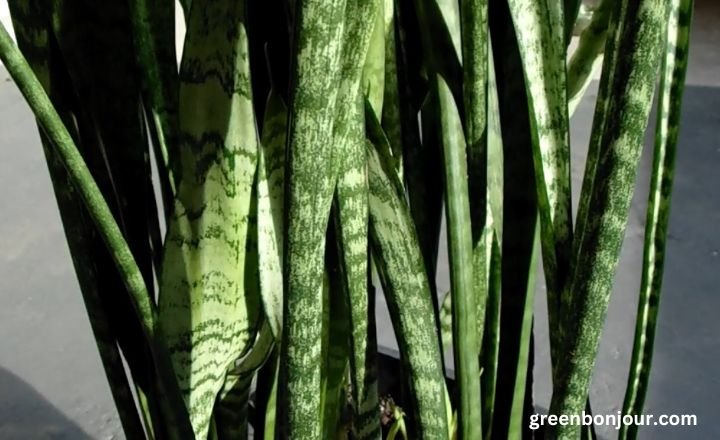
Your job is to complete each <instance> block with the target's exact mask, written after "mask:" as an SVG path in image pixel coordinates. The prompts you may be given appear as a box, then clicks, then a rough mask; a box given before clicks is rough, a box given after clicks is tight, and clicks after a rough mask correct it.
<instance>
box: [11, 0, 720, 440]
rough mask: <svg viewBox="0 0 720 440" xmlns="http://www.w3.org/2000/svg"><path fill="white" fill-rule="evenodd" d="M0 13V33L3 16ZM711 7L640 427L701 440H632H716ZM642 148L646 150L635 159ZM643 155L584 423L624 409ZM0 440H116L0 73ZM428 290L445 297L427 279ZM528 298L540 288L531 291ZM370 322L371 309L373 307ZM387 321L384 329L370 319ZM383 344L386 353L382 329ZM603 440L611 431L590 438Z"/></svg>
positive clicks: (540, 378)
mask: <svg viewBox="0 0 720 440" xmlns="http://www.w3.org/2000/svg"><path fill="white" fill-rule="evenodd" d="M4 8H5V2H0V19H3V18H4V15H5V13H6V12H5V9H4ZM717 23H720V6H719V5H718V4H717V3H716V2H714V1H713V0H699V1H698V11H697V13H696V19H695V26H694V30H693V44H694V46H693V49H692V53H691V62H690V70H689V73H688V86H687V88H686V97H685V103H684V116H683V127H682V131H681V137H680V147H679V152H678V157H677V175H676V187H675V198H674V203H673V215H672V220H671V225H670V240H669V243H668V257H667V262H666V275H665V289H664V296H663V301H662V305H661V311H660V320H659V321H660V324H659V328H658V337H657V343H656V349H655V361H654V364H653V373H652V386H651V389H650V392H649V395H648V402H647V405H646V412H647V413H648V414H656V415H660V414H672V413H678V414H682V413H690V414H696V415H697V416H698V420H699V426H698V427H697V428H694V429H692V430H688V431H686V430H684V429H680V428H664V429H651V430H645V431H642V434H641V438H646V439H674V438H698V439H712V438H720V424H719V423H717V420H716V417H717V414H718V412H719V409H720V405H718V403H717V395H718V394H720V377H719V376H718V373H717V365H718V362H719V361H720V343H718V335H719V334H720V320H718V319H716V318H715V314H716V311H717V310H719V309H720V295H718V294H720V291H719V290H720V289H719V288H718V287H719V286H720V232H718V229H717V228H718V227H717V225H718V224H720V203H718V201H719V200H720V196H718V188H720V173H719V172H718V170H720V135H719V134H718V133H719V131H718V127H720V113H719V112H718V109H719V108H720V30H719V29H718V27H717ZM594 90H595V87H593V88H592V89H591V90H590V91H589V92H588V96H587V98H586V99H585V101H584V103H583V104H582V105H581V107H580V108H579V110H578V112H577V116H576V117H575V119H574V120H573V133H572V138H573V178H574V182H573V184H574V188H579V187H580V185H579V179H580V177H581V176H582V171H583V170H582V163H583V161H584V155H585V151H584V148H583V145H586V144H587V138H588V137H589V127H590V123H591V119H592V99H594V93H595V91H594ZM650 145H651V137H648V143H647V146H650ZM650 153H651V152H650V150H649V149H648V148H646V151H645V154H644V156H643V162H642V167H641V171H640V176H639V182H640V185H639V189H638V193H637V194H636V196H635V200H634V202H633V206H632V211H631V215H630V224H629V226H628V229H627V233H626V242H625V247H624V251H623V256H622V261H621V264H620V269H619V271H618V275H617V288H616V289H615V292H614V296H613V299H612V301H611V304H610V311H609V314H608V320H607V324H606V329H605V334H604V337H603V342H602V346H601V349H600V357H599V359H598V364H597V368H596V371H595V376H594V380H593V388H592V402H593V409H594V411H595V412H596V413H598V414H601V413H609V414H612V413H615V412H616V411H617V410H619V408H620V407H621V405H622V396H623V393H624V384H625V379H626V377H627V365H628V362H629V358H630V350H631V347H632V336H631V335H632V331H633V326H634V317H635V307H636V303H637V299H636V298H637V291H638V286H639V278H638V269H639V261H640V259H641V256H642V239H643V222H644V218H645V199H646V192H647V181H648V179H649V166H650V162H651V154H650ZM0 188H3V191H2V192H0V206H3V207H5V209H2V210H0V250H2V251H1V252H0V304H1V306H0V438H2V439H51V438H52V439H84V438H93V439H110V438H123V435H122V433H121V431H120V429H119V423H118V421H117V415H116V413H115V410H114V408H113V405H112V401H111V398H110V392H109V389H108V386H107V385H106V383H105V379H104V376H103V373H102V369H101V366H100V362H99V360H98V357H97V352H96V349H95V346H94V341H93V339H92V336H91V333H90V327H89V324H88V321H87V318H86V316H85V312H84V309H83V305H82V302H81V298H80V295H79V292H78V287H77V282H76V280H75V276H74V273H73V270H72V266H71V263H70V256H69V254H68V251H67V247H66V245H65V242H64V237H63V233H62V227H61V225H60V219H59V216H58V213H57V209H56V207H55V202H54V199H53V196H52V191H51V186H50V181H49V178H48V175H47V171H46V168H45V164H44V160H43V156H42V152H41V149H40V146H39V141H38V136H37V134H36V130H35V126H34V122H33V120H32V117H31V114H30V112H29V110H28V109H27V107H26V106H25V104H24V103H23V101H22V99H21V97H20V96H19V93H18V92H17V90H16V89H15V87H14V85H13V84H12V82H11V81H10V80H9V79H8V75H7V73H6V72H5V71H4V70H2V68H1V67H0ZM438 283H439V285H440V290H441V291H444V290H445V289H444V288H447V287H448V285H449V282H448V278H447V271H446V269H445V268H444V267H441V270H440V273H439V275H438ZM539 284H541V283H540V282H539ZM536 298H537V299H536V309H537V313H536V316H537V318H536V324H535V330H536V347H537V348H536V356H537V361H536V368H535V376H536V378H537V381H536V386H535V399H536V402H537V404H538V406H539V408H546V407H547V404H548V401H549V397H550V387H549V365H548V352H547V348H546V347H547V321H546V316H547V315H546V311H545V307H544V295H543V291H542V289H540V290H539V291H538V295H537V297H536ZM378 306H379V308H382V306H383V303H382V301H380V302H379V305H378ZM382 316H386V315H382ZM382 316H381V318H380V320H379V327H380V328H379V337H380V341H381V343H384V344H385V345H388V346H392V345H394V343H393V341H392V339H393V335H392V329H391V328H390V325H389V322H388V320H387V319H386V318H383V317H382ZM601 435H602V436H603V437H605V438H613V437H615V433H614V430H612V429H605V430H602V431H601Z"/></svg>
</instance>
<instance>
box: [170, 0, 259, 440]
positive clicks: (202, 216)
mask: <svg viewBox="0 0 720 440" xmlns="http://www.w3.org/2000/svg"><path fill="white" fill-rule="evenodd" d="M198 2H199V3H198ZM195 6H196V7H194V8H193V9H192V13H191V14H190V17H189V23H188V35H187V38H186V41H185V49H184V53H183V60H182V64H181V69H180V80H181V86H180V87H181V89H180V128H181V152H182V157H181V159H182V164H183V171H182V174H181V175H182V179H181V180H180V182H179V186H178V193H177V197H176V200H175V208H174V212H173V215H172V217H171V219H170V224H169V226H168V234H167V239H166V242H165V257H164V262H163V272H162V276H161V279H160V319H161V322H162V325H163V329H164V331H165V334H166V337H167V340H168V345H169V348H170V352H171V354H172V358H173V364H174V367H175V374H176V376H177V380H178V383H179V384H180V388H181V390H182V392H183V396H184V399H185V402H186V405H187V407H188V409H189V412H190V420H191V422H192V425H193V430H194V432H195V436H196V437H200V438H202V437H205V436H206V435H207V432H208V426H209V422H210V418H211V415H212V410H213V404H214V402H215V400H216V398H217V396H218V393H220V391H221V389H222V388H223V386H224V384H225V376H226V372H227V371H228V370H229V369H230V368H231V367H232V366H233V365H234V362H235V361H236V359H238V358H239V357H240V356H241V355H242V354H243V353H245V352H246V351H247V350H249V349H250V344H251V343H252V341H253V340H254V332H255V331H256V325H257V322H259V315H260V313H261V312H260V298H259V294H258V289H257V274H256V273H254V271H256V270H257V261H253V259H254V258H255V257H252V258H249V257H248V255H249V254H250V253H252V252H254V251H252V250H251V251H247V250H246V245H247V243H248V240H249V239H253V238H252V234H251V233H250V232H249V231H248V227H249V226H248V217H249V216H250V213H251V200H252V198H253V196H254V194H253V192H252V188H253V183H254V181H255V172H256V168H257V148H258V145H257V143H258V142H257V133H256V125H255V124H256V121H255V116H254V111H253V106H252V95H251V90H250V82H249V64H248V62H247V50H248V49H247V47H248V46H247V35H246V32H245V20H246V17H247V16H246V2H235V1H232V0H222V1H218V2H208V3H203V2H200V0H196V4H195ZM228 225H232V227H231V228H228V227H227V226H228ZM253 264H254V266H253Z"/></svg>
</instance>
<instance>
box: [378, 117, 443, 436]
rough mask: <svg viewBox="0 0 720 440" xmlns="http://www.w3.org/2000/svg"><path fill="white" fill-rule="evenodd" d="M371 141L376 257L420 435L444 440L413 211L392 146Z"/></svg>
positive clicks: (434, 343) (436, 353) (438, 371)
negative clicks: (409, 210)
mask: <svg viewBox="0 0 720 440" xmlns="http://www.w3.org/2000/svg"><path fill="white" fill-rule="evenodd" d="M367 120H368V121H371V120H372V118H367ZM368 123H369V122H368ZM370 131H371V132H372V130H370ZM372 141H373V142H375V143H376V144H375V145H377V146H374V145H372V144H371V143H369V142H368V180H369V184H370V240H371V246H372V249H373V255H374V257H375V263H376V266H377V268H378V272H379V274H380V280H381V282H382V286H383V292H384V293H385V297H386V299H387V303H388V307H389V309H390V316H391V318H392V323H393V327H394V329H395V334H396V336H397V338H398V346H399V347H400V352H401V353H403V357H402V362H403V364H404V365H405V367H406V371H407V372H408V375H409V385H410V388H411V391H412V392H411V396H412V397H411V399H412V400H413V401H412V402H410V403H411V404H410V406H411V408H412V410H413V411H414V412H415V417H414V420H415V421H416V422H417V425H418V426H417V429H416V435H417V436H418V438H437V439H441V438H445V436H447V432H448V420H447V417H446V408H445V400H444V389H445V384H444V377H443V369H442V361H441V354H440V346H439V341H438V337H437V333H436V328H437V323H436V322H435V315H434V313H433V306H432V300H431V298H430V286H429V283H428V280H427V274H426V272H425V266H424V264H423V261H422V256H421V252H420V245H419V244H418V240H417V236H416V235H415V229H414V227H413V224H412V220H411V218H410V213H409V212H408V208H407V205H406V204H405V199H404V196H403V195H402V193H400V192H399V191H398V189H402V184H401V183H400V181H399V178H398V176H397V174H395V171H394V170H395V168H394V167H393V166H392V165H391V161H390V160H389V154H390V147H389V145H387V143H385V144H384V145H383V144H378V142H379V141H381V139H378V138H373V139H372ZM383 158H384V159H383Z"/></svg>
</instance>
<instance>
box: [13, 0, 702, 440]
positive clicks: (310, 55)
mask: <svg viewBox="0 0 720 440" xmlns="http://www.w3.org/2000/svg"><path fill="white" fill-rule="evenodd" d="M10 7H11V12H12V15H13V21H14V25H15V29H16V31H17V39H18V45H19V47H20V49H21V50H22V53H23V54H24V57H23V56H22V55H21V53H20V52H19V51H18V50H17V49H16V48H15V47H14V45H13V43H12V41H11V39H10V37H9V35H8V34H7V33H6V32H5V31H4V29H0V55H2V60H3V62H4V63H5V65H6V67H7V68H8V70H9V72H10V73H11V75H12V76H13V78H14V79H15V80H16V82H17V84H18V86H19V88H20V90H21V91H22V92H23V94H24V95H25V96H26V98H27V100H28V103H29V104H30V105H31V108H32V109H33V111H34V112H35V114H36V116H37V118H38V122H39V125H40V127H41V133H42V135H43V137H42V139H43V144H44V149H45V153H46V158H47V162H48V167H49V170H50V174H51V177H52V181H53V185H54V188H55V192H56V197H57V200H58V205H59V207H60V211H61V214H62V219H63V224H64V226H65V230H66V235H67V240H68V244H69V246H70V249H71V253H72V255H73V260H74V263H75V267H76V272H77V275H78V279H79V281H80V285H81V290H82V294H83V298H84V300H85V304H86V307H87V310H88V315H89V316H90V322H91V325H92V329H93V332H94V334H95V337H96V341H97V344H98V349H99V352H100V355H101V359H102V361H103V366H104V368H105V371H106V374H107V377H108V381H109V383H110V385H111V390H112V392H113V397H114V399H115V402H116V405H117V407H118V411H119V415H120V418H121V421H122V424H123V428H124V430H125V432H126V434H127V436H128V437H129V438H149V439H155V438H157V439H165V438H168V439H187V438H211V439H235V438H246V437H247V436H248V432H249V429H248V427H249V426H250V425H252V427H253V429H254V435H255V436H256V437H258V438H265V439H274V438H276V437H281V438H286V437H291V438H299V439H317V438H333V437H339V438H359V439H376V438H380V437H381V435H382V432H383V430H384V431H385V432H387V433H388V435H389V436H390V437H391V438H394V437H395V436H396V435H398V433H399V432H402V433H403V435H407V436H410V437H412V438H428V439H440V438H461V439H479V438H520V437H522V436H524V435H528V432H527V426H528V425H527V423H526V417H527V415H528V414H529V413H530V412H532V411H533V408H532V374H531V372H532V367H533V365H532V352H533V349H532V345H531V340H532V328H533V297H534V292H535V280H534V277H535V272H536V265H537V260H538V258H537V257H538V255H539V251H540V250H541V251H542V261H543V268H544V273H545V280H546V284H547V301H548V311H549V325H550V351H551V358H552V370H553V371H552V373H553V374H552V377H553V397H552V403H551V408H550V411H551V412H553V413H556V414H575V413H579V412H580V411H581V410H582V409H583V408H588V409H589V401H588V388H589V383H590V378H591V374H592V368H593V364H594V359H595V355H596V351H597V347H598V343H599V337H600V334H601V330H602V324H603V319H604V315H605V311H606V308H607V303H608V300H609V295H610V292H611V289H612V277H613V274H614V270H615V266H616V264H617V260H618V255H619V250H620V246H621V244H622V240H623V234H624V225H625V223H626V221H627V215H628V208H629V203H630V198H631V196H632V190H633V187H634V179H635V174H636V169H637V165H638V159H639V154H640V151H641V146H642V138H643V134H644V131H645V128H646V125H647V119H648V114H649V111H650V107H651V101H652V95H653V91H654V85H655V79H656V75H657V72H658V66H659V62H660V59H661V58H660V56H661V53H662V51H663V49H665V58H664V59H663V69H662V77H661V78H662V80H661V95H660V97H661V99H660V111H658V136H657V140H656V159H655V165H654V169H653V180H652V188H651V196H650V204H649V208H648V226H647V233H646V249H645V257H644V271H643V283H642V292H641V301H640V306H639V310H638V322H637V329H636V337H635V340H636V342H635V348H634V354H633V360H632V365H631V374H630V380H629V382H628V390H627V395H626V400H625V408H624V411H625V412H627V413H632V414H637V413H639V412H641V410H642V403H643V400H644V395H645V392H646V390H647V386H648V385H647V383H648V374H649V368H650V358H651V353H652V341H653V334H654V328H655V318H656V315H657V303H658V296H659V291H660V284H661V279H662V261H663V260H662V254H663V248H664V242H665V235H666V230H667V224H668V218H669V217H668V215H669V214H668V213H669V196H670V189H671V185H672V169H673V159H674V155H675V153H674V152H675V145H676V143H677V130H678V125H679V102H680V97H681V94H682V84H683V80H684V72H685V68H686V64H687V49H688V29H689V23H690V15H691V12H692V0H639V1H631V0H603V1H602V2H601V3H600V4H599V6H598V7H597V8H596V9H594V11H593V12H592V15H591V16H589V17H583V18H582V19H581V20H579V21H583V22H587V25H585V27H584V30H582V32H581V34H580V37H579V40H578V46H577V49H576V50H575V51H574V52H573V54H572V57H569V61H566V60H567V59H568V47H569V43H570V37H571V35H572V32H573V29H574V28H575V27H576V26H575V25H576V19H577V18H578V11H579V10H580V1H579V0H566V1H564V2H553V1H550V0H547V1H530V0H492V1H488V0H460V1H456V0H322V1H321V0H302V1H284V0H272V1H268V2H250V1H245V0H243V1H235V0H195V1H192V2H191V1H189V0H188V1H185V2H182V8H183V11H182V12H183V15H184V17H185V21H186V27H187V34H186V36H185V43H184V48H183V53H182V57H181V59H180V61H179V65H178V61H177V60H176V58H175V52H174V50H175V48H174V42H175V29H174V19H175V14H174V2H173V1H171V0H162V1H158V2H151V1H147V0H129V1H128V2H127V3H125V2H116V1H112V2H110V4H108V5H105V4H102V5H101V4H97V5H95V4H92V5H91V4H88V3H82V4H81V3H80V2H79V1H77V0H56V1H54V2H51V7H47V6H46V5H45V4H43V3H42V2H40V1H39V0H11V1H10ZM668 17H669V18H670V20H669V25H668V26H665V23H666V21H667V19H668ZM579 21H578V22H579ZM600 61H602V63H603V72H602V77H601V81H600V92H599V97H598V102H597V105H596V110H595V118H594V123H593V132H592V139H591V143H590V151H589V154H588V161H587V164H586V168H585V178H584V180H583V185H582V189H581V191H580V200H581V202H580V207H579V210H578V213H577V216H576V220H575V227H574V228H573V217H572V212H571V203H570V201H571V185H570V160H569V158H570V139H569V126H570V116H571V115H572V113H573V112H574V109H575V108H576V107H577V103H578V102H579V100H580V98H581V97H582V95H583V92H584V91H585V89H586V88H587V87H588V84H589V83H590V81H591V78H592V75H591V73H592V72H593V69H594V66H596V65H597V64H599V62H600ZM151 153H152V154H151ZM151 156H154V157H155V159H156V162H157V170H158V173H157V181H158V184H159V190H160V194H161V195H162V202H163V203H162V205H161V206H162V209H158V207H157V203H156V201H155V199H154V192H153V179H152V177H153V176H152V175H151V171H150V168H151V167H150V163H149V158H150V157H151ZM443 205H444V207H445V220H446V221H445V223H446V227H447V243H446V244H442V243H441V242H440V237H441V234H440V232H441V231H440V229H441V225H442V218H443V213H442V208H443ZM161 224H166V225H167V232H166V234H165V237H164V239H163V238H162V237H161V233H160V225H161ZM98 237H99V238H101V240H98ZM441 245H442V246H444V245H447V249H448V254H449V269H450V285H451V286H450V287H451V291H450V292H448V293H447V294H446V295H445V298H444V300H443V301H442V306H441V302H440V301H439V300H438V295H437V294H438V292H437V285H436V282H435V274H436V270H437V265H438V255H439V247H440V246H441ZM372 268H375V273H376V275H377V276H376V278H377V280H378V281H379V283H380V285H381V287H382V292H383V294H384V295H385V298H386V302H387V304H388V307H389V311H390V316H391V320H392V324H393V327H394V330H395V334H396V337H397V342H398V346H399V348H400V358H401V359H400V360H401V367H402V374H401V381H402V384H401V389H402V390H403V392H402V395H401V396H397V398H398V400H399V401H402V405H403V409H404V410H399V409H398V410H396V411H394V412H393V414H392V415H391V418H397V420H394V422H393V421H391V422H390V423H387V424H386V425H385V426H382V422H381V417H380V408H379V401H380V397H382V396H380V395H379V385H378V374H377V371H376V357H377V342H376V334H375V305H374V304H375V288H374V286H373V282H374V280H375V279H376V278H375V277H374V276H373V271H372V270H371V269H372ZM155 280H157V286H156V284H155V283H156V281H155ZM156 292H157V293H156ZM444 349H445V350H452V353H453V359H454V372H455V379H456V381H455V384H454V386H451V387H450V388H448V387H447V385H446V379H445V378H446V375H447V374H448V366H446V365H445V364H444V357H443V352H444ZM123 357H124V358H125V359H126V361H127V365H128V367H129V368H128V371H126V369H125V367H124V365H123V362H122V358H123ZM253 383H255V385H254V391H253ZM131 384H132V385H134V389H133V387H131ZM133 394H134V395H135V396H136V397H137V399H134V398H133ZM453 408H455V409H456V415H453ZM576 429H577V428H576V427H571V426H566V427H561V426H558V427H555V428H553V430H551V431H548V432H546V433H545V435H546V436H548V437H549V438H578V437H579V436H580V432H579V431H578V430H576ZM582 435H583V436H586V435H589V436H592V435H593V434H592V433H591V432H590V431H587V432H583V433H582ZM620 435H621V437H623V438H625V437H631V438H633V437H635V436H636V432H635V431H631V430H630V431H625V430H623V431H622V432H621V433H620Z"/></svg>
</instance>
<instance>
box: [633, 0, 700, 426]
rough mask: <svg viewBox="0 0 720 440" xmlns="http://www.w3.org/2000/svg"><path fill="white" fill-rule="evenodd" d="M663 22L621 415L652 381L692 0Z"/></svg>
mask: <svg viewBox="0 0 720 440" xmlns="http://www.w3.org/2000/svg"><path fill="white" fill-rule="evenodd" d="M671 5H672V6H671V12H670V20H669V21H668V24H667V38H666V43H665V56H664V58H663V62H662V67H661V75H660V95H659V100H658V107H657V108H658V111H657V128H656V133H655V153H654V159H653V171H652V177H651V178H650V197H649V200H648V210H647V220H646V221H645V247H644V252H643V271H642V280H641V286H640V299H639V300H638V312H637V320H636V324H635V342H634V344H633V354H632V360H631V361H630V374H629V378H628V383H627V388H626V390H625V402H624V403H623V414H631V415H635V414H640V413H642V409H643V404H644V402H645V395H646V394H647V390H648V382H649V380H650V367H651V363H652V353H653V344H654V341H655V328H656V324H657V314H658V307H659V304H660V292H661V288H662V277H663V267H664V262H665V243H666V240H667V230H668V223H669V220H670V197H671V194H672V186H673V176H674V170H675V154H676V149H677V142H678V134H679V128H680V110H681V105H682V95H683V89H684V86H685V73H686V71H687V62H688V49H689V45H690V26H691V23H692V13H693V0H672V1H671ZM637 431H638V427H637V426H635V425H632V426H626V425H623V426H622V427H621V428H620V433H619V438H621V439H625V438H632V439H634V438H636V437H637Z"/></svg>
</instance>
